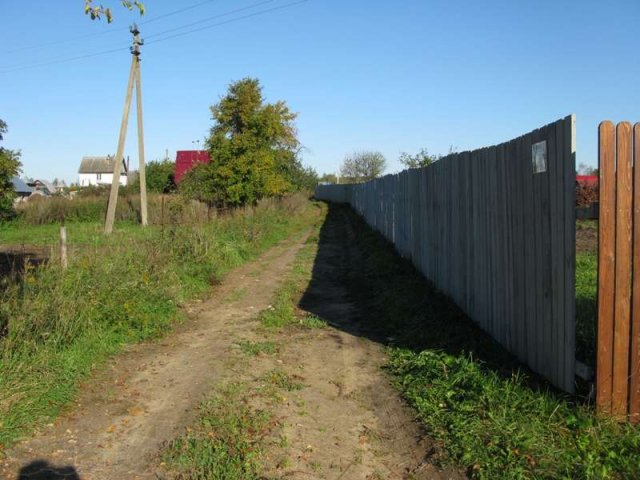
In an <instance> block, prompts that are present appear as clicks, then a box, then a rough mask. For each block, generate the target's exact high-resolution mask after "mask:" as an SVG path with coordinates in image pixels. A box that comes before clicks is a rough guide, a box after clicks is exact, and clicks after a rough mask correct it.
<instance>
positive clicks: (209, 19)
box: [145, 0, 274, 40]
mask: <svg viewBox="0 0 640 480" xmlns="http://www.w3.org/2000/svg"><path fill="white" fill-rule="evenodd" d="M273 2H274V0H263V1H261V2H257V3H252V4H251V5H247V6H246V7H242V8H236V9H235V10H230V11H228V12H224V13H219V14H217V15H212V16H211V17H207V18H203V19H201V20H197V21H195V22H191V23H187V24H186V25H182V26H180V27H175V28H170V29H169V30H165V31H163V32H158V33H152V34H151V35H147V36H145V39H146V40H148V39H150V38H154V37H159V36H161V35H164V34H166V33H171V32H175V31H177V30H182V29H185V28H189V27H193V26H194V25H199V24H201V23H206V22H209V21H211V20H214V19H216V18H222V17H228V16H229V15H233V14H234V13H240V12H244V11H246V10H251V9H252V8H255V7H259V6H260V5H265V4H267V3H273Z"/></svg>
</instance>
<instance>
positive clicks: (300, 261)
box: [260, 235, 327, 329]
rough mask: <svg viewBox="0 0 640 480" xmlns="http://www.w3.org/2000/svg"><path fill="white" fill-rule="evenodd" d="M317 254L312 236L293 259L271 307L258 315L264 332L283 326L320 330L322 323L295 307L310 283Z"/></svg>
mask: <svg viewBox="0 0 640 480" xmlns="http://www.w3.org/2000/svg"><path fill="white" fill-rule="evenodd" d="M317 251H318V236H317V235H312V236H311V237H309V239H308V240H307V242H306V244H305V245H304V246H303V247H302V249H301V250H300V251H299V252H298V254H297V255H296V259H295V261H294V264H293V268H292V271H291V273H290V274H289V276H288V277H287V279H286V280H285V283H284V284H283V285H282V286H281V287H280V288H279V289H278V291H277V292H276V296H275V299H274V302H273V304H272V305H271V306H270V307H269V308H267V309H265V310H263V311H262V312H260V323H261V324H262V326H263V327H265V328H266V329H280V328H284V327H287V326H298V327H302V328H324V327H326V325H327V324H326V322H325V321H324V320H322V319H320V318H318V317H316V316H314V315H311V314H308V313H306V312H302V311H300V310H299V309H298V307H297V305H298V302H299V300H300V298H301V297H302V294H303V293H304V291H305V289H306V288H307V285H308V284H309V282H310V281H311V276H312V266H313V261H314V259H315V257H316V253H317Z"/></svg>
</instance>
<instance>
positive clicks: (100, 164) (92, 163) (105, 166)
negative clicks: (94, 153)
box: [78, 155, 127, 174]
mask: <svg viewBox="0 0 640 480" xmlns="http://www.w3.org/2000/svg"><path fill="white" fill-rule="evenodd" d="M123 165H124V168H123V170H122V172H121V174H126V173H127V167H126V163H125V162H124V159H123ZM78 173H113V157H112V156H111V155H107V156H106V157H82V162H80V168H79V169H78Z"/></svg>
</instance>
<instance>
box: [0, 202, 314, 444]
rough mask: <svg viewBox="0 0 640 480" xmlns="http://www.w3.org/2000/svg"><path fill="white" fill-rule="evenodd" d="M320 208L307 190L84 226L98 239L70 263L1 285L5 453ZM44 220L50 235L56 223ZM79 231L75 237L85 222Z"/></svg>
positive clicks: (0, 399) (1, 439)
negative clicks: (257, 202)
mask: <svg viewBox="0 0 640 480" xmlns="http://www.w3.org/2000/svg"><path fill="white" fill-rule="evenodd" d="M316 211H317V209H316V208H315V207H313V206H311V205H310V204H309V203H308V202H307V201H306V200H304V199H302V198H301V197H298V198H289V199H284V200H283V201H280V202H275V201H271V202H265V203H263V205H262V206H260V207H258V208H256V209H248V210H246V211H243V212H239V213H236V214H234V215H231V216H228V217H224V218H218V219H215V220H214V221H212V222H209V223H203V224H198V225H191V226H180V225H173V226H168V227H167V228H165V229H164V230H162V229H158V228H149V229H145V230H143V229H141V228H137V229H135V233H131V232H133V227H131V226H129V225H125V226H124V228H123V226H122V225H119V226H118V232H117V233H116V234H115V235H112V236H110V237H104V236H102V235H100V233H99V230H92V229H91V228H92V227H91V226H90V225H84V226H83V227H86V231H85V233H84V234H83V235H86V236H85V237H84V239H86V240H88V242H87V244H86V245H84V246H80V247H78V248H76V250H75V251H74V254H73V255H72V256H71V258H70V264H69V268H68V269H67V270H66V271H62V270H61V269H60V267H59V265H58V263H57V262H56V261H55V260H52V261H51V262H49V264H48V265H46V266H44V267H43V268H40V269H35V270H29V271H28V272H26V274H25V276H24V278H23V279H22V281H21V282H19V283H17V284H15V285H9V286H8V287H6V288H4V289H2V290H0V332H2V331H5V332H6V333H5V335H4V336H3V337H2V338H0V456H1V452H2V448H3V447H7V446H9V445H10V444H11V443H12V442H13V441H15V440H16V439H18V438H20V436H22V435H24V434H26V433H28V432H29V431H30V430H31V429H32V428H34V427H36V426H38V425H41V424H43V423H46V422H48V421H50V419H51V418H53V417H55V416H56V415H57V414H58V413H59V412H60V410H61V409H62V408H63V407H64V405H65V404H66V403H68V402H69V400H71V399H72V398H74V396H75V395H76V393H77V385H78V382H79V381H80V380H81V379H83V378H86V377H87V376H88V375H89V374H90V373H91V371H92V370H93V369H94V368H96V367H97V366H98V365H100V364H101V363H102V362H103V361H104V360H105V359H106V358H107V357H108V356H109V355H112V354H114V353H116V352H118V351H119V350H120V349H121V348H122V346H124V345H126V344H131V343H135V342H138V341H141V340H143V339H148V338H155V337H159V336H161V335H163V334H164V333H166V332H167V331H169V330H170V328H171V326H172V325H173V324H174V323H175V322H176V321H178V320H179V319H180V318H181V317H182V315H181V310H180V309H179V306H180V305H181V304H183V303H184V302H187V301H188V300H190V299H193V298H194V297H198V296H202V295H204V294H206V293H208V292H209V291H210V288H211V285H212V284H213V283H216V282H219V281H220V280H221V279H222V278H224V275H225V274H226V273H227V272H228V271H229V270H230V269H232V268H234V267H236V266H238V265H240V264H242V263H244V262H246V261H249V260H251V259H254V258H256V257H257V255H259V254H260V253H261V252H263V251H264V250H265V249H267V248H269V247H270V246H272V245H274V244H275V243H276V242H279V241H281V240H283V239H285V238H287V237H289V236H291V235H293V234H297V233H299V232H301V231H302V230H304V229H307V228H309V226H310V225H311V223H312V222H313V221H314V220H315V218H317V215H316V213H315V212H316ZM94 226H95V225H94ZM7 228H8V229H9V230H11V229H12V228H17V227H16V226H15V225H14V226H9V227H7ZM33 228H36V227H33ZM37 228H42V229H43V231H44V232H45V233H43V237H42V238H45V235H46V234H48V233H47V232H50V228H51V227H50V226H49V225H43V226H42V227H37ZM130 229H131V230H130ZM69 230H70V236H71V235H72V232H74V231H75V229H74V228H73V227H72V226H71V225H70V226H69ZM89 232H95V233H89ZM92 235H93V236H92Z"/></svg>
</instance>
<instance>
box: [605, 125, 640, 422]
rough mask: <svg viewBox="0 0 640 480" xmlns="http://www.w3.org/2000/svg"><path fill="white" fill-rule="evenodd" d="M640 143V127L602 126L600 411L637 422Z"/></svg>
mask: <svg viewBox="0 0 640 480" xmlns="http://www.w3.org/2000/svg"><path fill="white" fill-rule="evenodd" d="M639 137H640V127H639V126H638V124H636V126H635V128H632V126H631V124H630V123H629V122H621V123H619V124H618V125H617V127H615V126H614V125H613V123H611V122H609V121H606V122H602V123H601V124H600V128H599V175H600V212H599V243H598V334H597V359H596V405H597V407H598V409H599V410H600V411H601V412H603V413H609V414H613V415H615V416H616V417H619V418H625V417H626V416H627V415H628V416H629V418H630V419H631V420H632V421H634V422H637V421H638V420H639V419H640V391H639V388H640V385H639V383H640V352H639V347H640V345H639V340H640V312H639V311H638V310H639V308H640V245H639V244H640V166H639V165H638V158H639V156H640V154H639V151H638V150H639V144H640V138H639ZM634 139H635V140H634ZM634 143H635V148H634ZM634 157H635V158H634ZM632 293H633V294H634V295H633V296H632ZM632 306H633V308H632Z"/></svg>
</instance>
